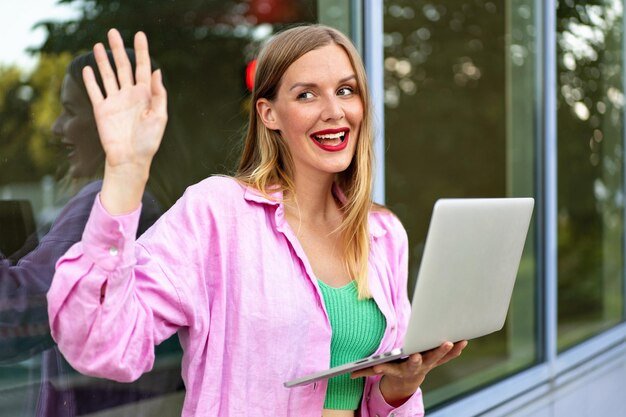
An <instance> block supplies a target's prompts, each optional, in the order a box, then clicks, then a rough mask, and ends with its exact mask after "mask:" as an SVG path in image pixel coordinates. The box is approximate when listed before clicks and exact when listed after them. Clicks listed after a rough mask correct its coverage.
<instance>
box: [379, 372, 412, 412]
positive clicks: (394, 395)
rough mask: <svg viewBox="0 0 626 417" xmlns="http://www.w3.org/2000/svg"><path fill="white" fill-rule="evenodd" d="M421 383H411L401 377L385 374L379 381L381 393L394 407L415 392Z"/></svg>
mask: <svg viewBox="0 0 626 417" xmlns="http://www.w3.org/2000/svg"><path fill="white" fill-rule="evenodd" d="M419 386H420V384H419V383H415V382H412V383H409V382H405V381H403V380H401V379H397V378H391V377H388V376H386V375H385V376H383V377H382V378H381V380H380V382H379V389H380V393H381V394H382V396H383V398H384V399H385V401H386V402H387V404H389V405H391V406H393V407H399V406H401V405H402V404H404V403H405V402H406V401H407V400H408V399H409V398H411V397H412V396H413V394H415V392H416V391H417V389H418V388H419Z"/></svg>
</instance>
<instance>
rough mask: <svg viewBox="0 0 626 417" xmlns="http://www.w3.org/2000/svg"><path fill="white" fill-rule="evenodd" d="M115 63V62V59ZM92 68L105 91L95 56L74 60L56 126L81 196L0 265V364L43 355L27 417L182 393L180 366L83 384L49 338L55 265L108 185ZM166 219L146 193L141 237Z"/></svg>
mask: <svg viewBox="0 0 626 417" xmlns="http://www.w3.org/2000/svg"><path fill="white" fill-rule="evenodd" d="M127 53H128V55H129V58H130V61H131V64H132V65H133V67H134V65H135V59H134V53H133V51H132V50H127ZM109 60H110V61H111V62H113V58H112V56H111V54H110V53H109ZM87 65H89V66H91V67H92V68H93V69H94V72H95V73H96V77H97V80H98V83H99V84H100V87H101V88H102V89H103V86H102V81H101V79H100V76H99V73H98V70H97V64H96V62H95V58H94V56H93V54H92V53H91V52H90V53H87V54H84V55H81V56H79V57H77V58H75V59H74V60H73V61H72V62H71V63H70V64H69V66H68V68H67V71H66V74H65V77H64V80H63V85H62V89H61V103H62V106H63V111H62V113H61V114H60V115H59V117H58V118H57V119H56V121H55V122H54V124H53V126H52V131H53V133H54V134H55V136H57V137H58V139H59V142H60V144H61V146H62V147H63V149H64V150H65V151H66V152H65V153H64V154H65V155H66V156H67V162H66V163H67V174H66V177H65V180H66V182H67V183H68V184H71V185H72V188H74V187H77V188H76V189H79V191H78V192H77V193H76V194H75V195H74V197H73V198H71V200H70V201H69V202H68V203H67V205H66V206H65V207H64V208H63V210H62V211H61V213H60V214H59V216H58V217H57V219H56V220H55V222H54V224H53V225H52V227H51V228H50V230H49V232H48V233H47V234H46V235H45V236H44V237H42V239H41V241H40V242H39V244H38V245H37V246H36V247H34V248H32V247H31V248H27V249H26V248H23V249H22V250H21V253H20V255H19V260H18V261H17V263H15V264H13V263H12V262H11V261H10V260H9V259H6V258H4V257H2V258H4V259H1V260H0V363H3V364H7V363H11V364H15V363H16V362H18V361H21V360H24V359H27V358H30V357H32V356H33V355H35V354H37V353H39V352H42V351H43V354H42V365H41V367H42V368H41V377H39V376H38V377H37V380H39V379H40V380H41V384H40V387H39V388H38V389H37V386H36V384H31V385H30V388H31V392H30V393H29V396H30V398H28V400H27V401H26V402H28V403H30V404H37V406H36V411H34V410H33V409H32V406H31V405H30V404H27V405H25V409H24V410H23V411H21V412H22V415H32V414H35V415H37V416H54V417H60V416H78V415H82V414H87V413H91V412H95V411H99V410H103V409H108V408H111V407H116V406H119V405H122V404H128V403H133V402H137V401H139V400H142V399H146V398H153V397H157V396H160V395H163V394H165V393H169V392H174V391H176V390H179V389H181V387H182V381H181V378H180V367H179V365H175V366H167V367H165V368H164V369H160V370H159V369H156V370H155V372H153V373H151V374H148V375H146V378H142V379H141V380H139V381H137V382H136V383H133V384H119V383H115V382H110V381H102V380H96V379H93V378H87V377H83V376H81V375H79V374H78V373H76V372H75V371H73V370H72V369H71V368H70V367H69V365H68V364H67V362H65V360H64V359H63V357H62V356H61V354H60V353H59V351H58V350H57V349H56V347H55V346H54V344H53V342H52V339H51V338H50V335H49V327H48V317H47V307H46V303H45V295H46V292H47V291H48V288H49V287H50V282H51V280H52V276H53V274H54V267H55V263H56V261H57V260H58V258H59V257H60V256H61V255H62V254H63V253H64V252H66V251H67V250H68V249H69V247H70V246H72V245H73V244H74V243H75V242H77V241H80V239H81V236H82V232H83V229H84V227H85V224H86V222H87V219H88V217H89V213H90V210H91V207H92V205H93V200H94V198H96V195H97V194H98V192H99V191H100V188H101V185H102V182H101V181H100V180H99V179H98V178H101V177H102V171H103V165H104V153H103V150H102V147H101V145H100V140H99V138H98V132H97V128H96V125H95V121H94V117H93V112H92V107H91V104H90V101H89V98H88V96H87V91H86V89H85V86H84V84H83V81H82V75H81V73H82V69H83V68H84V67H85V66H87ZM60 163H61V162H60ZM160 214H161V210H160V208H159V204H158V203H157V201H156V199H155V198H154V197H153V196H152V195H151V194H150V192H149V191H147V192H146V193H145V194H144V196H143V200H142V212H141V220H140V224H139V229H138V231H137V234H138V235H139V234H141V233H143V231H145V230H146V229H147V228H148V227H149V226H150V225H151V224H152V223H154V222H155V221H156V219H157V218H158V217H159V216H160ZM0 238H1V236H0ZM31 241H34V240H31ZM25 249H26V250H25ZM11 259H12V260H14V259H17V257H16V256H12V257H11ZM160 350H161V353H162V354H163V353H164V352H169V353H170V354H173V355H177V354H178V352H179V351H180V347H179V345H178V341H177V340H175V339H174V340H169V341H166V342H165V343H164V344H163V345H162V346H161V349H160ZM171 362H173V363H178V362H179V361H171ZM132 413H133V415H142V414H145V415H151V414H154V410H152V411H149V410H147V409H142V407H141V406H138V407H135V408H134V409H133V411H132Z"/></svg>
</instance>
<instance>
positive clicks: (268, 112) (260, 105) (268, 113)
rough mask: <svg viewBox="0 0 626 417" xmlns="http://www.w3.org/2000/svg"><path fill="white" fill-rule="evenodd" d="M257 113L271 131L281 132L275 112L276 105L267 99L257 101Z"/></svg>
mask: <svg viewBox="0 0 626 417" xmlns="http://www.w3.org/2000/svg"><path fill="white" fill-rule="evenodd" d="M256 112H257V114H258V115H259V117H260V118H261V121H262V122H263V124H264V125H265V127H267V128H268V129H270V130H280V128H279V123H278V120H277V119H276V112H275V111H274V105H273V103H272V102H271V101H269V100H268V99H266V98H260V99H258V100H257V101H256Z"/></svg>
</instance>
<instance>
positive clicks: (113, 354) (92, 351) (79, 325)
mask: <svg viewBox="0 0 626 417" xmlns="http://www.w3.org/2000/svg"><path fill="white" fill-rule="evenodd" d="M168 213H169V212H168ZM168 213H166V214H165V215H164V216H163V217H166V216H167V215H168ZM139 215H140V209H137V210H136V211H134V212H133V213H130V214H127V215H122V216H111V215H110V214H108V213H107V212H106V210H105V209H104V207H102V205H101V203H100V200H99V196H98V197H96V201H95V203H94V205H93V208H92V210H91V214H90V217H89V220H88V222H87V225H86V227H85V231H84V233H83V237H82V241H81V242H78V243H77V244H75V245H73V246H72V247H71V248H70V249H69V251H68V252H67V253H66V254H65V255H64V256H63V257H61V259H59V261H58V262H57V264H56V273H55V276H54V278H53V281H52V285H51V287H50V290H49V291H48V294H47V299H48V315H49V320H50V329H51V334H52V337H53V339H54V340H55V341H56V342H57V344H58V346H59V349H60V350H61V352H62V353H63V355H64V356H65V358H66V359H67V360H68V362H69V363H70V364H71V365H72V366H73V367H74V368H75V369H76V370H78V371H80V372H81V373H84V374H86V375H91V376H97V377H103V378H108V379H113V380H116V381H120V382H129V381H134V380H136V379H137V378H139V376H141V374H143V373H144V372H147V371H149V370H150V369H152V366H153V363H154V346H155V345H156V344H159V343H160V342H162V341H163V340H165V339H167V338H168V337H169V336H171V335H172V334H173V333H174V332H176V330H177V329H178V328H179V327H181V326H185V325H186V324H187V314H186V312H185V309H184V307H183V305H184V302H183V301H182V298H183V297H181V291H180V289H179V288H176V287H175V285H174V284H173V282H172V281H171V280H170V279H169V278H168V276H167V274H166V272H165V269H164V268H163V267H162V266H161V264H163V263H166V264H167V263H168V261H170V260H172V259H176V260H177V262H185V261H186V259H185V256H184V255H183V254H181V253H179V252H177V251H176V250H175V249H176V248H177V243H178V242H176V241H172V240H171V236H173V235H175V236H178V235H179V234H178V233H169V234H168V233H167V230H168V229H171V227H172V226H171V225H172V224H173V223H176V222H175V221H174V222H172V221H170V222H167V221H162V220H163V219H161V220H159V222H158V223H157V224H161V231H162V232H161V233H157V232H153V230H152V229H151V230H149V231H148V232H147V233H146V235H147V234H150V235H151V236H152V239H151V240H150V241H154V243H155V244H156V245H157V247H158V245H159V243H161V244H162V245H165V246H167V247H169V248H174V249H173V250H172V251H171V253H170V254H169V257H168V256H166V257H161V259H160V261H159V262H157V261H156V260H153V259H152V257H151V256H150V253H149V250H148V249H147V248H146V246H144V245H142V244H141V243H139V242H136V241H135V234H136V230H137V224H138V221H139ZM170 216H172V215H170ZM153 229H154V228H153ZM150 232H153V233H150ZM180 234H181V235H185V233H184V231H181V233H180ZM146 235H144V236H146ZM150 241H149V242H150ZM149 242H148V243H149ZM174 263H176V262H174ZM174 267H175V266H174Z"/></svg>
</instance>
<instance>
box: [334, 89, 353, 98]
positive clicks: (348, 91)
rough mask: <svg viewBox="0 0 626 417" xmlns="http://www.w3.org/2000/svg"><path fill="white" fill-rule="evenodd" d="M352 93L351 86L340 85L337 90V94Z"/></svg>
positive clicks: (345, 94)
mask: <svg viewBox="0 0 626 417" xmlns="http://www.w3.org/2000/svg"><path fill="white" fill-rule="evenodd" d="M352 94H354V89H353V88H352V87H341V88H340V89H339V90H337V95H338V96H350V95H352Z"/></svg>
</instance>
